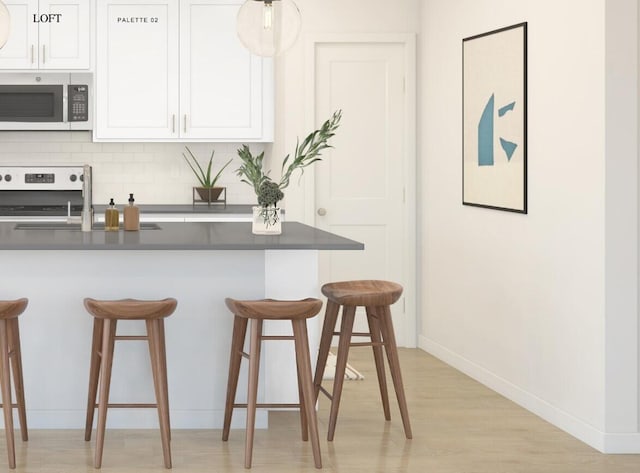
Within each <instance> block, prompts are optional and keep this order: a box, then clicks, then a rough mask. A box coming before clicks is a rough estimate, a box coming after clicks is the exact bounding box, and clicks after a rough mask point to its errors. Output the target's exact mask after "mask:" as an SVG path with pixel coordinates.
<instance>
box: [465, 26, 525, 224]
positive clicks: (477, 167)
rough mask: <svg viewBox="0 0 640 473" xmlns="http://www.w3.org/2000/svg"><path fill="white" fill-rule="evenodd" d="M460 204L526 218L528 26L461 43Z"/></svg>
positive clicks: (492, 32)
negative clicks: (521, 215) (506, 212)
mask: <svg viewBox="0 0 640 473" xmlns="http://www.w3.org/2000/svg"><path fill="white" fill-rule="evenodd" d="M462 74H463V77H462V123H463V124H462V127H463V130H462V141H463V143H462V203H463V205H473V206H477V207H486V208H491V209H498V210H507V211H510V212H519V213H524V214H526V213H527V23H519V24H517V25H513V26H508V27H506V28H501V29H498V30H495V31H489V32H488V33H483V34H479V35H476V36H471V37H469V38H464V39H463V40H462Z"/></svg>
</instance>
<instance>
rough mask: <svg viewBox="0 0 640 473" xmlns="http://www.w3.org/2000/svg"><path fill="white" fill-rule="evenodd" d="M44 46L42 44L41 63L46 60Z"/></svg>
mask: <svg viewBox="0 0 640 473" xmlns="http://www.w3.org/2000/svg"><path fill="white" fill-rule="evenodd" d="M45 48H46V46H45V45H44V44H43V45H42V64H44V63H45V62H47V55H46V49H45Z"/></svg>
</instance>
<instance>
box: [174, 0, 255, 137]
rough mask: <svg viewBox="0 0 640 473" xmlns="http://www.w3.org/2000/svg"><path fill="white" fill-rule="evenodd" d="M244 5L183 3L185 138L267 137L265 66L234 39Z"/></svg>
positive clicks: (193, 0) (182, 109)
mask: <svg viewBox="0 0 640 473" xmlns="http://www.w3.org/2000/svg"><path fill="white" fill-rule="evenodd" d="M241 3H242V2H241V1H233V0H221V1H215V0H214V1H212V0H182V1H181V9H180V81H181V87H180V113H181V115H182V117H181V118H182V130H181V133H182V136H183V137H184V138H228V139H234V138H236V139H237V138H243V139H248V138H255V139H259V138H261V137H262V135H263V107H264V105H263V94H262V84H263V60H262V58H260V57H258V56H254V55H252V54H250V53H249V51H247V49H245V48H244V47H243V46H242V44H241V43H240V40H239V39H238V37H237V34H236V16H237V15H238V8H239V5H240V4H241Z"/></svg>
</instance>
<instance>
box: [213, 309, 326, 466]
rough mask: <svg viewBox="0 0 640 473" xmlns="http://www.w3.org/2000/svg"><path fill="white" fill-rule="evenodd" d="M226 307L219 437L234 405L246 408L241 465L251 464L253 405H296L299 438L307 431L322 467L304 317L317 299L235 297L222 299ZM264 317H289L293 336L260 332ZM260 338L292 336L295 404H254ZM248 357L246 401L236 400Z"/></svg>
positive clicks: (224, 432)
mask: <svg viewBox="0 0 640 473" xmlns="http://www.w3.org/2000/svg"><path fill="white" fill-rule="evenodd" d="M225 302H226V303H227V307H228V308H229V310H230V311H231V312H233V314H234V319H233V337H232V340H231V357H230V360H229V381H228V384H227V402H226V405H225V409H224V426H223V429H222V440H223V441H226V440H228V439H229V428H230V427H231V416H232V414H233V409H234V408H236V407H246V408H247V430H246V440H245V455H244V466H245V468H251V458H252V454H253V436H254V431H255V419H256V407H299V408H300V423H301V425H302V440H305V441H306V440H308V435H309V434H310V435H311V448H312V450H313V459H314V462H315V466H316V468H322V460H321V459H320V441H319V437H318V423H317V419H316V410H315V398H314V393H313V380H312V379H311V359H310V355H309V340H308V338H307V320H306V319H308V318H311V317H313V316H315V315H316V314H317V313H318V312H320V309H321V308H322V301H320V300H318V299H304V300H301V301H276V300H273V299H264V300H258V301H238V300H234V299H229V298H228V299H225ZM265 320H290V321H291V325H292V326H293V336H284V335H283V336H267V335H262V323H263V321H265ZM249 321H251V334H250V344H249V353H248V354H247V353H245V352H244V351H243V347H244V340H245V336H246V333H247V323H248V322H249ZM263 340H294V342H295V352H296V365H297V371H298V393H299V395H300V403H299V404H258V403H257V397H258V371H259V367H260V345H261V343H262V341H263ZM243 356H244V357H246V358H248V359H249V386H248V392H247V404H237V403H236V402H235V399H236V390H237V387H238V376H239V374H240V363H241V361H242V357H243Z"/></svg>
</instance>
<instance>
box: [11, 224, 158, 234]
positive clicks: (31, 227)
mask: <svg viewBox="0 0 640 473" xmlns="http://www.w3.org/2000/svg"><path fill="white" fill-rule="evenodd" d="M14 229H15V230H70V231H74V232H79V231H81V228H80V224H79V223H65V222H27V223H18V224H16V226H15V227H14ZM93 229H94V230H104V223H103V222H96V223H94V224H93ZM161 229H162V228H161V227H160V226H159V225H158V224H157V223H153V222H141V223H140V230H161Z"/></svg>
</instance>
